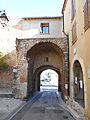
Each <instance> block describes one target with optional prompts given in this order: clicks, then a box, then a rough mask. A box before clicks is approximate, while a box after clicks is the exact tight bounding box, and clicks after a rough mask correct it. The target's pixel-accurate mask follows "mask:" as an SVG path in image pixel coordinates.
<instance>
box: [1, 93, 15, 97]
mask: <svg viewBox="0 0 90 120" xmlns="http://www.w3.org/2000/svg"><path fill="white" fill-rule="evenodd" d="M0 97H1V98H12V97H14V95H13V94H12V93H11V94H7V93H6V94H0Z"/></svg>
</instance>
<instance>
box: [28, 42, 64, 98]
mask: <svg viewBox="0 0 90 120" xmlns="http://www.w3.org/2000/svg"><path fill="white" fill-rule="evenodd" d="M27 60H28V82H27V96H28V97H30V96H31V95H32V94H33V92H35V91H40V74H41V73H42V72H43V71H44V70H46V69H52V70H54V71H56V72H57V74H58V76H59V77H58V91H62V93H63V94H64V85H65V84H64V83H65V56H64V54H63V51H62V50H61V49H60V48H59V47H58V46H57V45H56V44H53V43H49V42H45V43H42V42H41V43H38V44H36V45H35V46H33V47H32V48H31V49H30V50H29V51H28V52H27Z"/></svg>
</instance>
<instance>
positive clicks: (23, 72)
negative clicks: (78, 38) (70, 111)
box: [14, 17, 68, 98]
mask: <svg viewBox="0 0 90 120" xmlns="http://www.w3.org/2000/svg"><path fill="white" fill-rule="evenodd" d="M62 22H63V21H62V17H31V18H22V19H21V20H20V21H19V22H18V24H17V25H16V26H14V27H15V28H16V29H18V30H19V31H21V35H20V37H18V38H17V39H16V52H17V66H16V68H15V69H14V73H15V79H14V84H15V82H16V84H15V85H14V89H15V91H14V93H15V95H16V96H17V97H25V96H27V97H30V96H32V94H33V93H34V92H35V91H39V90H40V74H41V72H42V71H44V70H47V69H52V70H54V71H56V72H57V74H58V76H59V79H58V91H61V92H62V95H63V96H64V98H67V96H68V44H67V38H66V37H65V36H64V35H63V32H62V28H63V27H62V25H63V23H62ZM23 87H24V90H23Z"/></svg>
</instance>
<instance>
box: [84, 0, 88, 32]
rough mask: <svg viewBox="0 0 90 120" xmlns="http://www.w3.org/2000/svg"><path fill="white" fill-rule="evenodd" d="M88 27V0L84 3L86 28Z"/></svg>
mask: <svg viewBox="0 0 90 120" xmlns="http://www.w3.org/2000/svg"><path fill="white" fill-rule="evenodd" d="M87 28H88V4H87V1H86V3H85V5H84V29H85V30H86V29H87Z"/></svg>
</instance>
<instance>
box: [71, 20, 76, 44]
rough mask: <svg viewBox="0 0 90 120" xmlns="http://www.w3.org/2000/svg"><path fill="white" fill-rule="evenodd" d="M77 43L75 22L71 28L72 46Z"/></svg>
mask: <svg viewBox="0 0 90 120" xmlns="http://www.w3.org/2000/svg"><path fill="white" fill-rule="evenodd" d="M76 41H77V31H76V21H75V23H74V24H73V26H72V44H74V43H75V42H76Z"/></svg>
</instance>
